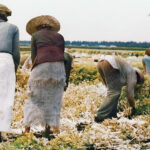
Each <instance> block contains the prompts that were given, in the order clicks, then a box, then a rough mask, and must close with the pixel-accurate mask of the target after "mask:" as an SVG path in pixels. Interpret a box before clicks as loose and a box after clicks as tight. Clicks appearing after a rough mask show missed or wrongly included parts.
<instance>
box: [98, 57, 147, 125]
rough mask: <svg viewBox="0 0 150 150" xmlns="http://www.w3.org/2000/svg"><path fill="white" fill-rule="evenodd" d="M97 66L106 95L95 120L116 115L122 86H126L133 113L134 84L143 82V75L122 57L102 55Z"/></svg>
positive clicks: (100, 120) (99, 120)
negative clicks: (105, 88)
mask: <svg viewBox="0 0 150 150" xmlns="http://www.w3.org/2000/svg"><path fill="white" fill-rule="evenodd" d="M97 68H98V71H99V73H100V75H101V78H102V80H103V83H104V84H105V85H106V87H107V96H106V98H105V99H104V100H103V102H102V104H101V106H100V108H99V110H98V112H97V115H96V117H95V121H96V122H102V121H103V120H104V119H107V118H112V117H116V116H117V105H118V100H119V97H120V94H121V89H122V87H123V86H127V98H128V102H129V104H130V106H131V107H132V114H133V113H134V112H135V102H134V89H135V86H136V84H143V83H144V76H143V74H142V73H141V72H140V70H139V69H137V68H132V67H131V66H130V65H129V64H128V63H127V62H126V61H125V60H124V59H123V58H121V57H119V56H110V55H106V56H104V57H102V59H101V60H100V61H99V62H98V65H97Z"/></svg>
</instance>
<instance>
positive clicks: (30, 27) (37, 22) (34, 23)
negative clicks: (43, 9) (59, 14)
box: [26, 15, 60, 34]
mask: <svg viewBox="0 0 150 150" xmlns="http://www.w3.org/2000/svg"><path fill="white" fill-rule="evenodd" d="M41 25H45V26H50V27H51V28H52V30H54V31H57V32H58V31H59V30H60V23H59V21H58V20H57V19H56V18H54V17H52V16H49V15H42V16H38V17H35V18H33V19H31V20H30V21H29V22H28V23H27V26H26V30H27V32H28V33H29V34H33V33H34V32H36V31H37V27H38V26H41Z"/></svg>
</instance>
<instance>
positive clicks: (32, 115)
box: [24, 15, 66, 135]
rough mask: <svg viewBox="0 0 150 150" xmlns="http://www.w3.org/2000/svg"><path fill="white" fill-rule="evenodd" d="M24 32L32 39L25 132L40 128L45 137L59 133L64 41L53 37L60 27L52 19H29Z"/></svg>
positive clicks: (63, 74) (60, 36)
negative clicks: (42, 129)
mask: <svg viewBox="0 0 150 150" xmlns="http://www.w3.org/2000/svg"><path fill="white" fill-rule="evenodd" d="M26 29H27V32H28V33H29V34H30V35H32V40H31V43H32V45H31V59H32V65H33V67H32V72H31V76H30V79H29V82H28V86H29V91H30V92H29V96H28V100H27V101H26V104H25V109H24V117H25V118H24V122H25V132H29V131H30V127H31V126H37V125H42V126H44V127H45V134H46V135H48V134H49V133H50V129H51V130H52V129H53V132H55V133H58V132H59V122H60V112H61V106H62V96H63V92H64V86H65V80H66V78H65V67H64V46H65V42H64V38H63V36H62V35H61V34H59V33H57V32H58V31H59V30H60V23H59V22H58V20H56V19H55V18H54V17H52V16H48V15H44V16H38V17H35V18H33V19H31V20H30V21H29V22H28V24H27V28H26Z"/></svg>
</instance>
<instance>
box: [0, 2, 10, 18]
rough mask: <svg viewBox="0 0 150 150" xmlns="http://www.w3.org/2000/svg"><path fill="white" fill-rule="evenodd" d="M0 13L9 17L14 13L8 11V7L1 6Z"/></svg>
mask: <svg viewBox="0 0 150 150" xmlns="http://www.w3.org/2000/svg"><path fill="white" fill-rule="evenodd" d="M0 12H2V13H6V14H7V16H11V14H12V11H11V10H10V9H8V7H7V6H5V5H2V4H0Z"/></svg>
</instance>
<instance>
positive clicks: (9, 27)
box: [0, 19, 20, 68]
mask: <svg viewBox="0 0 150 150" xmlns="http://www.w3.org/2000/svg"><path fill="white" fill-rule="evenodd" d="M0 52H4V53H9V54H12V56H13V60H14V63H15V67H16V68H17V67H18V65H19V63H20V50H19V30H18V28H17V26H15V25H13V24H10V23H8V22H5V21H4V20H1V19H0Z"/></svg>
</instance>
